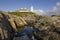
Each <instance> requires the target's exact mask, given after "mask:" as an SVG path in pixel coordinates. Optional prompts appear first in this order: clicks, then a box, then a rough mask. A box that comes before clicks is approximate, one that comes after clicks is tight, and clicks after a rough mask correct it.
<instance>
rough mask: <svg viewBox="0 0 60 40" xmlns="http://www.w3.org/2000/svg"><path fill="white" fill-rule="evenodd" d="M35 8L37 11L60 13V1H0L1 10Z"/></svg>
mask: <svg viewBox="0 0 60 40" xmlns="http://www.w3.org/2000/svg"><path fill="white" fill-rule="evenodd" d="M30 6H33V7H34V9H35V10H39V9H40V10H41V11H48V12H50V13H52V12H58V11H60V0H0V10H4V11H14V10H17V9H20V8H21V7H26V8H28V9H30Z"/></svg>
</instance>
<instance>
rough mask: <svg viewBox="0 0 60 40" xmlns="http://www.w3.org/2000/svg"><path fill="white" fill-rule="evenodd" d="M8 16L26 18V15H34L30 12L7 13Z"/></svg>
mask: <svg viewBox="0 0 60 40" xmlns="http://www.w3.org/2000/svg"><path fill="white" fill-rule="evenodd" d="M8 13H10V14H13V15H18V16H21V17H23V16H27V15H35V13H32V12H8Z"/></svg>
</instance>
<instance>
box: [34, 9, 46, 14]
mask: <svg viewBox="0 0 60 40" xmlns="http://www.w3.org/2000/svg"><path fill="white" fill-rule="evenodd" d="M34 12H35V13H36V14H37V15H45V12H44V11H43V10H40V9H39V10H34Z"/></svg>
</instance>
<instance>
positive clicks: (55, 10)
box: [47, 2, 60, 14]
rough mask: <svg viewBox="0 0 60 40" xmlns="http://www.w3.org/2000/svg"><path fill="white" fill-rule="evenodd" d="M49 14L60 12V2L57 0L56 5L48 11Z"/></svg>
mask: <svg viewBox="0 0 60 40" xmlns="http://www.w3.org/2000/svg"><path fill="white" fill-rule="evenodd" d="M47 13H48V14H60V2H57V4H56V6H55V7H53V8H52V9H51V10H49V11H48V12H47Z"/></svg>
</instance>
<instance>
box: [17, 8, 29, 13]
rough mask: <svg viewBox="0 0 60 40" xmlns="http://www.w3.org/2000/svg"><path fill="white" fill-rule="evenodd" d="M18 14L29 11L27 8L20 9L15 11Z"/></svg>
mask: <svg viewBox="0 0 60 40" xmlns="http://www.w3.org/2000/svg"><path fill="white" fill-rule="evenodd" d="M17 11H18V12H29V10H28V9H27V8H20V9H19V10H17Z"/></svg>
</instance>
